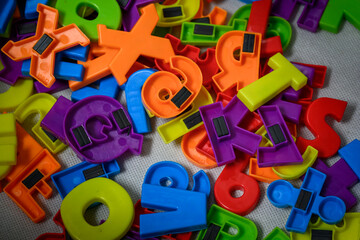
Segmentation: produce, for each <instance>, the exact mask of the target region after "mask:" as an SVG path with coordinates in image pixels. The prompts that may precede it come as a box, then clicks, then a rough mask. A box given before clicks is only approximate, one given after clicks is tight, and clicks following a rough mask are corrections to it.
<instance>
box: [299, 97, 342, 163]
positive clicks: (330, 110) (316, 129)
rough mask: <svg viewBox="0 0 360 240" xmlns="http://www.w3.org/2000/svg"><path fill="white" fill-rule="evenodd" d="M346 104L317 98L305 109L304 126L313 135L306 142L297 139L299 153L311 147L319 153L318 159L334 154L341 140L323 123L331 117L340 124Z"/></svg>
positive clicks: (303, 139) (300, 138) (331, 99)
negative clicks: (312, 137)
mask: <svg viewBox="0 0 360 240" xmlns="http://www.w3.org/2000/svg"><path fill="white" fill-rule="evenodd" d="M346 106H347V102H345V101H341V100H338V99H333V98H326V97H323V98H318V99H316V100H314V101H313V102H312V103H311V104H310V105H309V106H308V108H307V110H306V113H305V114H306V115H305V119H304V120H305V126H306V127H307V128H308V129H309V130H310V132H311V133H312V134H313V135H314V137H315V138H314V139H312V140H308V139H305V138H303V137H299V138H298V139H297V141H296V145H297V147H298V148H299V150H300V152H303V151H305V149H306V148H307V146H309V145H310V146H312V147H314V148H316V149H317V150H318V151H319V158H329V157H331V156H333V155H334V154H336V152H337V151H338V150H339V148H340V145H341V139H340V137H339V135H338V134H337V133H336V132H335V130H334V129H333V128H332V127H330V125H329V124H328V123H327V122H326V121H325V118H326V117H327V116H331V117H332V118H334V119H335V120H336V121H338V122H340V121H341V119H342V118H343V116H344V112H345V109H346Z"/></svg>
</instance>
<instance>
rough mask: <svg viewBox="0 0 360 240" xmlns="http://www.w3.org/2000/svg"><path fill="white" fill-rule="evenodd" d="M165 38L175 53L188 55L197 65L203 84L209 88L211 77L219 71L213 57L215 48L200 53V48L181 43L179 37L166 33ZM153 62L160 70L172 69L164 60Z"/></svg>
mask: <svg viewBox="0 0 360 240" xmlns="http://www.w3.org/2000/svg"><path fill="white" fill-rule="evenodd" d="M165 38H167V39H169V40H170V43H171V45H172V47H173V49H174V52H175V54H176V55H181V56H184V57H188V58H190V59H191V60H193V61H194V62H195V63H196V64H197V65H198V66H199V68H200V70H201V73H202V76H203V85H204V86H205V87H206V89H208V90H209V89H210V88H211V83H212V77H213V76H214V75H215V74H216V73H218V72H219V66H218V64H217V62H216V57H215V49H214V48H208V49H207V50H206V52H204V53H201V52H200V48H198V47H195V46H192V45H182V44H181V41H180V39H178V38H176V37H174V36H173V35H171V34H166V35H165ZM155 64H156V67H157V68H158V69H160V70H163V71H170V72H173V71H174V70H173V69H171V68H170V64H169V63H165V61H162V60H159V59H155Z"/></svg>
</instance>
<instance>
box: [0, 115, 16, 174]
mask: <svg viewBox="0 0 360 240" xmlns="http://www.w3.org/2000/svg"><path fill="white" fill-rule="evenodd" d="M15 123H16V120H15V116H14V114H13V113H3V114H1V115H0V152H1V155H0V180H1V179H3V178H4V177H5V176H6V174H8V173H9V171H10V170H11V168H12V166H13V165H16V161H17V137H16V127H15Z"/></svg>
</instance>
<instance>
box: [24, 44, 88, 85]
mask: <svg viewBox="0 0 360 240" xmlns="http://www.w3.org/2000/svg"><path fill="white" fill-rule="evenodd" d="M88 51H89V47H88V46H86V47H83V46H75V47H72V48H69V49H67V50H64V51H61V52H59V53H57V54H56V56H55V68H54V77H55V78H56V79H57V80H59V79H62V80H69V81H70V80H72V81H82V79H83V77H84V72H85V69H84V67H83V66H82V65H81V64H76V63H73V62H71V60H73V61H76V60H79V61H86V59H87V55H88ZM64 58H66V59H69V60H70V61H69V60H64ZM30 69H31V60H30V59H28V60H24V61H23V64H22V67H21V72H22V74H23V75H24V76H30ZM56 82H58V81H55V83H56ZM55 83H54V84H55ZM54 84H53V85H54ZM53 85H52V86H53ZM52 86H51V87H52ZM43 87H44V88H45V86H43Z"/></svg>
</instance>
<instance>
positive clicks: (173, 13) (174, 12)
mask: <svg viewBox="0 0 360 240" xmlns="http://www.w3.org/2000/svg"><path fill="white" fill-rule="evenodd" d="M182 15H183V12H182V9H181V7H171V8H164V9H163V16H164V18H172V17H179V16H182Z"/></svg>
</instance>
